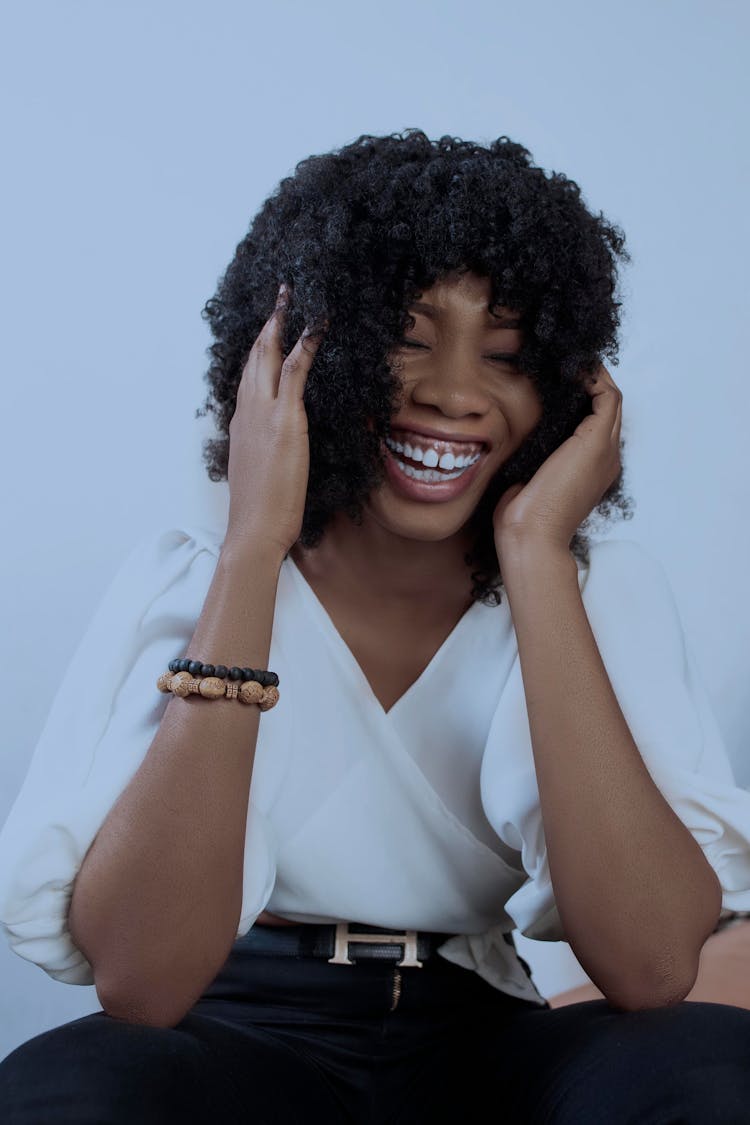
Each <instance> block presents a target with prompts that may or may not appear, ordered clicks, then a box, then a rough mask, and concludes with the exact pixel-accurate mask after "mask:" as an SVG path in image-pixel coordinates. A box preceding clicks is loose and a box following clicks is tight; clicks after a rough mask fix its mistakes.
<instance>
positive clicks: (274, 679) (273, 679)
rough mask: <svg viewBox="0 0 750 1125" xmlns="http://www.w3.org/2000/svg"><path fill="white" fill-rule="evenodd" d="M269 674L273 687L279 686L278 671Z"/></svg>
mask: <svg viewBox="0 0 750 1125" xmlns="http://www.w3.org/2000/svg"><path fill="white" fill-rule="evenodd" d="M268 675H269V676H270V685H271V687H278V686H279V677H278V676H277V675H276V673H275V672H269V673H268Z"/></svg>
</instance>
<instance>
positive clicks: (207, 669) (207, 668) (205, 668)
mask: <svg viewBox="0 0 750 1125" xmlns="http://www.w3.org/2000/svg"><path fill="white" fill-rule="evenodd" d="M214 672H215V668H214V666H213V664H201V676H213V674H214Z"/></svg>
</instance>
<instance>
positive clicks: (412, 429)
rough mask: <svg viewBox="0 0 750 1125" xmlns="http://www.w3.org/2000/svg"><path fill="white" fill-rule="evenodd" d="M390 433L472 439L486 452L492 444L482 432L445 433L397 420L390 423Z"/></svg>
mask: <svg viewBox="0 0 750 1125" xmlns="http://www.w3.org/2000/svg"><path fill="white" fill-rule="evenodd" d="M391 433H392V434H397V433H412V434H422V435H423V437H428V438H435V439H437V441H473V442H477V443H481V444H482V445H483V446H484V451H485V452H487V450H488V449H489V448H490V446H491V444H492V443H491V441H490V439H489V438H487V437H484V435H483V434H445V433H441V432H440V430H433V429H431V428H430V427H429V426H407V425H406V424H405V423H403V422H399V423H397V424H396V425H395V426H394V425H392V426H391Z"/></svg>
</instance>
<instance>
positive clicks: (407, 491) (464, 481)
mask: <svg viewBox="0 0 750 1125" xmlns="http://www.w3.org/2000/svg"><path fill="white" fill-rule="evenodd" d="M385 452H386V465H387V467H388V477H389V480H390V481H391V483H392V484H393V485H394V486H395V487H396V489H397V491H398V492H399V493H401V494H402V495H404V496H407V497H409V498H410V499H412V500H450V499H452V498H453V497H454V496H458V495H460V494H461V493H462V492H463V491H464V490H465V489H466V488H468V487H469V485H470V484H471V482H472V481H473V480H474V478H475V477H476V476H477V473H478V472H479V469H480V467H481V465H482V464H483V462H484V459H485V457H486V451H481V452H479V453H472V454H467V455H466V456H465V457H463V456H462V457H461V460H463V461H465V463H464V464H458V465H455V464H454V465H451V464H450V460H451V459H446V460H447V464H446V465H445V466H444V467H439V466H438V465H436V464H427V465H425V464H424V463H423V462H422V463H420V462H419V461H416V460H415V459H414V458H411V457H407V456H406V454H405V453H404V452H403V450H397V449H394V448H393V442H390V441H388V440H387V439H386V441H385ZM428 459H429V460H433V461H434V460H436V458H435V457H434V456H433V457H432V458H429V455H428V457H425V460H428ZM453 460H454V461H455V458H453Z"/></svg>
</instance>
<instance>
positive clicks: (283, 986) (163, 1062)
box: [0, 927, 750, 1125]
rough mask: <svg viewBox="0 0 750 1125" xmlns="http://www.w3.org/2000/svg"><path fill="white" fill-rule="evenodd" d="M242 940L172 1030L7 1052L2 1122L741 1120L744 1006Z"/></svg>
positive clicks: (111, 1024)
mask: <svg viewBox="0 0 750 1125" xmlns="http://www.w3.org/2000/svg"><path fill="white" fill-rule="evenodd" d="M277 929H281V927H277ZM252 935H253V931H252V930H251V931H250V932H249V934H248V935H247V936H246V937H245V938H241V939H239V940H238V941H237V942H236V943H235V945H234V947H233V949H232V953H231V954H230V957H229V958H228V960H227V962H226V963H225V965H224V966H223V968H222V970H221V972H220V973H219V974H218V976H217V977H216V979H215V980H214V981H213V982H212V984H211V985H210V987H209V988H208V989H207V990H206V992H205V993H204V995H203V996H202V997H201V999H200V1000H199V1001H198V1002H197V1003H196V1004H195V1006H194V1007H193V1008H192V1009H191V1010H190V1012H189V1013H188V1014H187V1016H185V1018H184V1019H183V1020H181V1021H180V1023H178V1024H177V1025H176V1026H175V1027H164V1028H163V1027H149V1026H146V1025H144V1024H136V1023H130V1022H128V1021H124V1020H119V1019H115V1018H113V1017H111V1016H108V1015H107V1014H106V1013H105V1012H103V1011H99V1012H95V1013H93V1014H91V1015H88V1016H84V1017H82V1018H81V1019H77V1020H72V1021H71V1022H69V1023H66V1024H63V1025H62V1026H60V1027H57V1028H53V1029H52V1030H50V1031H46V1032H43V1033H42V1034H40V1035H37V1036H35V1037H34V1038H33V1039H30V1040H28V1041H27V1042H26V1043H23V1044H21V1045H20V1046H19V1047H17V1048H16V1049H15V1050H13V1051H11V1053H10V1054H9V1055H8V1056H7V1057H6V1058H5V1059H4V1060H3V1061H2V1062H1V1063H0V1122H2V1125H104V1123H108V1125H109V1123H111V1125H178V1123H180V1125H185V1123H191V1125H193V1123H201V1125H203V1123H205V1125H240V1123H241V1125H271V1123H273V1125H282V1123H283V1125H292V1123H294V1125H297V1123H300V1125H301V1123H303V1122H304V1123H305V1125H310V1123H312V1125H315V1123H317V1122H325V1123H326V1125H343V1123H345V1122H346V1123H352V1122H354V1123H357V1125H386V1123H388V1125H428V1123H429V1125H441V1123H445V1125H459V1123H460V1125H473V1123H476V1125H479V1123H482V1125H484V1123H492V1125H511V1123H516V1122H518V1123H524V1125H542V1123H544V1125H672V1123H677V1122H679V1123H689V1125H713V1123H717V1125H718V1123H721V1125H730V1123H732V1125H749V1123H750V1011H747V1010H745V1009H742V1008H734V1007H730V1006H728V1005H723V1004H707V1003H698V1002H692V1001H683V1002H682V1003H680V1004H677V1005H674V1006H672V1007H670V1008H654V1009H646V1010H641V1011H637V1012H623V1011H621V1010H619V1009H615V1008H612V1007H610V1005H609V1004H608V1003H607V1001H606V1000H592V1001H587V1002H584V1003H580V1004H572V1005H568V1006H567V1007H564V1008H555V1009H551V1008H542V1007H539V1006H537V1005H534V1004H532V1003H531V1002H528V1001H525V1000H519V999H516V998H514V997H511V996H508V995H507V994H505V993H502V992H499V991H498V990H497V989H495V988H493V987H492V986H491V985H489V984H487V983H486V982H485V981H483V980H482V979H481V978H480V977H479V976H478V975H477V974H476V973H474V972H471V971H469V970H467V969H462V968H461V967H459V966H457V965H454V964H452V963H451V962H449V961H446V960H445V959H444V958H442V957H440V956H435V957H433V958H432V959H430V960H429V961H426V962H425V964H424V966H423V967H422V968H407V967H405V968H403V969H402V970H400V972H401V989H400V994H399V993H398V991H397V990H396V991H394V967H393V965H392V964H390V963H385V962H373V961H370V962H360V963H359V964H357V965H353V966H348V965H331V964H328V962H327V961H325V960H309V959H297V958H293V957H278V956H268V955H263V956H258V955H253V954H252V953H251V947H252ZM394 1005H395V1006H394Z"/></svg>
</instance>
